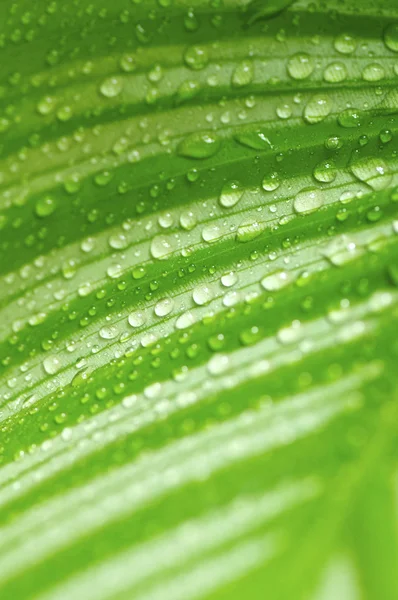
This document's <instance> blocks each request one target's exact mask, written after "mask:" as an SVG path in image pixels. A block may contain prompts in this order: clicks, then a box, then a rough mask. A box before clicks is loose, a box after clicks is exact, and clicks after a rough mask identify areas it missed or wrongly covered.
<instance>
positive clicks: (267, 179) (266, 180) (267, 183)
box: [261, 171, 281, 192]
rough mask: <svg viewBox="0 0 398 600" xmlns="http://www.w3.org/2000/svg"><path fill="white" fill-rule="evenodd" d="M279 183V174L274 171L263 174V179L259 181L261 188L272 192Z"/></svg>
mask: <svg viewBox="0 0 398 600" xmlns="http://www.w3.org/2000/svg"><path fill="white" fill-rule="evenodd" d="M280 184H281V182H280V180H279V175H278V173H276V171H274V172H273V173H269V174H267V175H264V177H263V180H262V182H261V185H262V188H263V190H265V191H266V192H273V191H274V190H277V189H278V187H279V186H280Z"/></svg>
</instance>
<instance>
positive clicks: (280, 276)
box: [261, 271, 292, 292]
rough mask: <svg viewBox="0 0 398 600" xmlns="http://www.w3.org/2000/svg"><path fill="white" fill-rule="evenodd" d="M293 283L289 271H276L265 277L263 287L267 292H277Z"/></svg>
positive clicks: (262, 282)
mask: <svg viewBox="0 0 398 600" xmlns="http://www.w3.org/2000/svg"><path fill="white" fill-rule="evenodd" d="M291 281H292V276H291V275H290V273H288V272H287V271H275V272H274V273H271V274H270V275H266V276H265V277H263V279H262V280H261V285H262V287H263V288H264V289H265V290H266V291H267V292H276V291H278V290H281V289H282V288H284V287H286V286H287V285H288V284H289V283H290V282H291Z"/></svg>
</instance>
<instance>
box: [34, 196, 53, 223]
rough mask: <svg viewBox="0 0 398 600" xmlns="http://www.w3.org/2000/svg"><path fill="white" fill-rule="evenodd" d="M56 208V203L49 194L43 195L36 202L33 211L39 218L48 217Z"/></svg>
mask: <svg viewBox="0 0 398 600" xmlns="http://www.w3.org/2000/svg"><path fill="white" fill-rule="evenodd" d="M56 208H57V203H56V201H55V200H54V198H52V197H51V196H44V198H40V200H38V201H37V202H36V206H35V212H36V215H37V216H38V217H40V218H42V219H43V218H45V217H49V216H50V215H52V214H53V212H54V211H55V209H56Z"/></svg>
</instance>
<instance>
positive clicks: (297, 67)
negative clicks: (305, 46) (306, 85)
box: [287, 52, 314, 80]
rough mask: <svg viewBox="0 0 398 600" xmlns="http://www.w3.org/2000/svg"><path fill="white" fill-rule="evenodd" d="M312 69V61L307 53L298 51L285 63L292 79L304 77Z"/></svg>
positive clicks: (307, 75)
mask: <svg viewBox="0 0 398 600" xmlns="http://www.w3.org/2000/svg"><path fill="white" fill-rule="evenodd" d="M313 70H314V63H313V61H312V58H311V56H310V55H309V54H306V53H305V52H298V53H297V54H294V55H293V56H292V57H291V58H290V59H289V61H288V63H287V71H288V73H289V75H290V77H292V78H293V79H298V80H301V79H306V78H307V77H309V76H310V75H311V73H312V72H313Z"/></svg>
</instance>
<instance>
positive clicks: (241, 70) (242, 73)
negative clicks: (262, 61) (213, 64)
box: [232, 60, 253, 87]
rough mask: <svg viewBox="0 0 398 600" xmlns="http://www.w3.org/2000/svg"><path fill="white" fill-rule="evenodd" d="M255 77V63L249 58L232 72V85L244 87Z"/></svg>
mask: <svg viewBox="0 0 398 600" xmlns="http://www.w3.org/2000/svg"><path fill="white" fill-rule="evenodd" d="M252 79H253V65H252V63H251V62H249V61H248V60H243V61H242V62H240V63H239V64H238V65H237V66H236V67H235V69H234V72H233V73H232V85H233V86H234V87H244V86H245V85H249V83H251V82H252Z"/></svg>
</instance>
